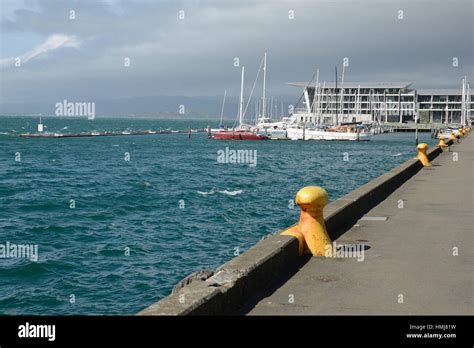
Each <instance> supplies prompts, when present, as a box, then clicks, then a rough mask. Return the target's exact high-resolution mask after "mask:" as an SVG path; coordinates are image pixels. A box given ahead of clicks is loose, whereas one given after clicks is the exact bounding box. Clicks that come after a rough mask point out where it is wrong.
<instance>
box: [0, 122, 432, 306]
mask: <svg viewBox="0 0 474 348" xmlns="http://www.w3.org/2000/svg"><path fill="white" fill-rule="evenodd" d="M37 121H38V120H37V118H32V117H15V118H13V117H0V245H1V244H5V243H6V242H10V243H17V244H37V245H38V261H37V262H33V261H31V260H28V259H17V258H8V259H7V258H0V283H1V286H0V314H39V315H42V314H61V315H69V314H109V315H110V314H129V315H130V314H134V313H136V312H137V311H139V310H141V309H143V308H144V307H146V306H147V305H149V304H151V303H153V302H154V301H156V300H157V299H159V298H161V297H163V296H165V295H167V294H168V293H169V292H170V290H171V288H172V287H173V285H174V284H175V283H176V282H177V281H179V280H180V279H182V278H183V277H184V276H186V275H188V274H189V273H190V272H192V271H195V270H200V269H204V268H206V269H214V268H215V267H217V266H218V265H220V264H222V263H223V262H225V261H227V260H229V259H231V258H232V257H233V256H234V252H235V251H236V250H237V249H236V248H238V250H239V251H240V252H243V251H245V250H247V249H248V248H249V247H251V246H252V245H254V244H255V243H256V242H257V241H258V240H259V239H260V238H261V237H262V236H264V235H266V234H269V233H274V232H276V231H278V230H280V229H282V228H284V227H286V226H289V225H291V224H293V223H294V222H295V221H296V220H297V217H298V210H297V209H290V208H289V200H292V199H293V198H294V196H295V193H296V192H297V191H298V189H299V188H301V187H303V186H305V185H320V186H323V187H324V188H326V189H327V190H328V192H329V195H330V199H331V200H334V199H336V198H338V197H340V196H342V195H344V194H346V193H347V192H349V191H351V190H353V189H355V188H356V187H358V186H360V185H362V184H364V183H366V182H368V181H369V180H371V179H373V178H375V177H377V176H379V175H380V174H382V173H384V172H385V171H387V170H389V169H391V168H393V167H395V166H397V165H399V164H400V163H402V162H404V161H405V160H407V159H408V158H410V157H413V156H415V155H416V151H415V145H414V134H413V133H401V134H388V135H380V136H377V137H375V138H374V140H373V141H371V142H361V143H356V142H350V143H349V142H300V141H298V142H292V141H264V142H224V141H215V140H210V139H207V137H206V135H205V134H193V136H192V138H191V139H188V137H187V135H184V134H167V135H147V136H125V137H95V138H68V139H31V138H30V139H28V138H19V137H15V136H13V135H12V134H14V133H18V132H26V131H29V132H34V131H35V129H36V124H37ZM43 123H45V124H46V125H47V127H48V129H47V130H48V131H62V132H78V131H83V130H98V131H103V130H124V129H127V128H129V129H131V130H146V129H158V128H163V129H165V128H168V127H171V128H173V129H184V128H187V127H188V126H191V127H193V128H198V127H200V128H203V127H206V126H207V125H208V124H209V123H210V122H209V121H186V120H180V121H165V120H132V119H100V118H96V119H95V120H94V121H89V120H87V119H71V118H57V117H55V118H46V119H43ZM211 124H212V123H211ZM214 126H216V122H214ZM65 127H67V128H65ZM420 140H422V141H425V142H428V143H430V144H433V141H431V139H430V138H429V134H421V135H420ZM226 146H227V147H229V149H236V150H239V149H241V150H242V149H250V150H257V165H256V166H255V167H251V166H249V165H248V164H222V163H218V162H217V152H218V151H219V150H224V149H225V147H226ZM125 152H128V153H129V154H130V161H125V159H124V158H125ZM17 153H19V154H20V156H21V161H15V157H17V159H18V156H16V155H18V154H17ZM344 153H347V155H348V161H344ZM71 200H75V205H76V206H75V208H74V209H71V208H70V203H71ZM181 200H183V201H182V202H181V203H184V207H183V205H182V204H181V207H180V201H181ZM127 248H129V249H127ZM127 250H129V251H130V255H129V256H127V255H126V251H127ZM71 299H74V300H75V302H74V303H71Z"/></svg>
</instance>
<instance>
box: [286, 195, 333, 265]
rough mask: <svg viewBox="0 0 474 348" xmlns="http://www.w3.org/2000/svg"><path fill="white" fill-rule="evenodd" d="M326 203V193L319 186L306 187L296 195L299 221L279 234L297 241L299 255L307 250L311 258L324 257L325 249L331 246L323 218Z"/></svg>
mask: <svg viewBox="0 0 474 348" xmlns="http://www.w3.org/2000/svg"><path fill="white" fill-rule="evenodd" d="M327 203H328V193H327V192H326V190H325V189H323V188H321V187H319V186H306V187H304V188H302V189H301V190H299V191H298V193H297V194H296V204H297V205H299V206H300V208H301V214H300V221H299V223H298V225H296V226H294V227H291V228H289V229H287V230H286V231H284V232H282V233H281V234H282V235H287V236H293V237H296V238H297V239H298V243H299V249H298V252H299V255H302V254H303V252H304V251H306V250H309V252H311V254H312V255H313V256H325V255H326V250H327V247H328V246H331V239H330V238H329V235H328V233H327V231H326V226H325V224H324V216H323V209H324V207H325V206H326V204H327Z"/></svg>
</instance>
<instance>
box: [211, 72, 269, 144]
mask: <svg viewBox="0 0 474 348" xmlns="http://www.w3.org/2000/svg"><path fill="white" fill-rule="evenodd" d="M244 75H245V67H244V66H243V67H242V76H241V80H240V103H239V128H237V129H232V130H219V131H218V132H216V133H214V135H213V138H214V139H217V140H266V139H268V137H267V136H265V135H260V134H257V132H256V131H251V130H249V129H248V128H246V127H245V125H244Z"/></svg>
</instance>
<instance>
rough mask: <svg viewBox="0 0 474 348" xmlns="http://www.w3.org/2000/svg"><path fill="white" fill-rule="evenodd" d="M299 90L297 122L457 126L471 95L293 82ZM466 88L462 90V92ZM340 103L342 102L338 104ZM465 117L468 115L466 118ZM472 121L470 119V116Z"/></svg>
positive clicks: (408, 85)
mask: <svg viewBox="0 0 474 348" xmlns="http://www.w3.org/2000/svg"><path fill="white" fill-rule="evenodd" d="M289 85H292V86H296V87H300V88H303V98H302V99H303V106H304V107H303V108H297V109H295V110H294V114H296V115H297V117H298V121H300V122H312V123H317V122H318V123H338V122H339V123H341V122H342V123H343V122H364V123H370V122H377V121H378V122H381V123H386V122H400V123H404V122H410V121H414V120H415V116H416V117H417V118H418V121H419V122H423V123H430V122H431V123H438V122H439V123H457V122H460V121H461V115H462V114H463V107H465V108H466V110H467V112H466V113H465V115H470V116H472V111H473V110H472V104H471V101H472V100H473V99H474V98H473V97H472V92H465V93H464V96H465V101H464V103H463V101H462V99H463V98H462V96H463V91H462V89H414V88H412V83H344V85H343V87H342V88H341V87H340V86H337V87H336V85H335V84H334V83H324V84H322V83H319V84H318V86H316V85H315V84H312V85H311V84H308V83H299V82H293V83H289ZM467 90H468V89H467V88H466V91H467ZM341 101H342V102H341ZM467 118H469V116H467ZM470 119H472V117H470Z"/></svg>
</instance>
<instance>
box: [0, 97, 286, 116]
mask: <svg viewBox="0 0 474 348" xmlns="http://www.w3.org/2000/svg"><path fill="white" fill-rule="evenodd" d="M277 98H278V100H280V101H281V100H283V101H284V109H285V110H287V109H288V102H287V100H292V101H293V102H294V99H295V98H294V97H289V96H286V97H277ZM67 101H68V102H95V114H96V115H97V116H116V117H130V116H136V117H156V118H174V117H186V118H206V119H213V118H220V114H221V107H222V97H221V96H220V97H218V96H208V97H207V96H203V97H186V96H147V97H130V98H121V99H101V100H69V99H68V100H67ZM56 103H63V100H57V101H51V102H27V103H0V115H39V114H41V115H55V111H56ZM280 108H281V103H280V102H278V110H277V113H275V116H277V115H278V117H279V116H280V115H281V112H280V111H281V110H280ZM274 112H275V111H274ZM237 114H238V98H235V97H228V98H227V99H226V104H225V110H224V118H225V119H235V118H236V117H237ZM254 115H255V104H254V103H251V104H250V105H249V107H248V110H247V117H251V118H253V117H254ZM278 117H275V118H278Z"/></svg>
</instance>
